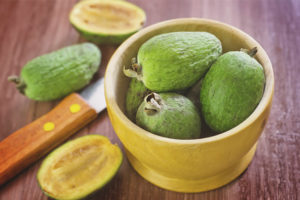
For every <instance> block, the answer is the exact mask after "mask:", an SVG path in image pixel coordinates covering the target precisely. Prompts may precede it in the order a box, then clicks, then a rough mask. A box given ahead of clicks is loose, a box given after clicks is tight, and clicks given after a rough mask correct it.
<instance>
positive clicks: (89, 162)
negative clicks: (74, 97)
mask: <svg viewBox="0 0 300 200" xmlns="http://www.w3.org/2000/svg"><path fill="white" fill-rule="evenodd" d="M122 160H123V155H122V152H121V150H120V148H119V147H118V146H117V145H113V144H111V143H110V141H109V140H108V139H107V138H106V137H104V136H101V135H86V136H83V137H80V138H77V139H75V140H72V141H69V142H67V143H65V144H64V145H62V146H60V147H59V148H57V149H55V150H54V151H53V152H51V153H50V154H49V155H48V156H47V157H46V158H45V159H44V161H43V163H42V165H41V167H40V169H39V170H38V173H37V180H38V184H39V186H40V188H41V189H42V191H43V192H44V193H45V194H46V195H47V196H49V197H51V198H54V199H82V198H85V197H87V196H89V195H90V194H92V193H94V192H95V191H97V190H98V189H101V188H102V187H103V186H104V185H105V184H106V183H108V182H109V181H110V180H111V179H112V178H113V177H114V175H115V174H116V173H117V171H118V169H119V168H120V165H121V163H122Z"/></svg>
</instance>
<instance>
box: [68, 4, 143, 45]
mask: <svg viewBox="0 0 300 200" xmlns="http://www.w3.org/2000/svg"><path fill="white" fill-rule="evenodd" d="M145 21H146V14H145V12H144V11H143V10H142V9H141V8H140V7H138V6H136V5H134V4H132V3H130V2H127V1H112V0H101V1H99V0H89V1H81V2H78V3H77V4H76V5H75V6H74V7H73V9H72V11H71V12H70V22H71V24H72V25H73V26H74V27H75V29H76V30H77V31H78V32H79V33H80V34H81V35H82V37H84V38H85V39H87V40H88V41H91V42H93V43H97V44H120V43H122V42H123V41H124V40H125V39H126V38H128V37H129V36H130V35H132V34H133V33H135V32H137V31H138V30H140V29H141V28H142V27H143V25H144V23H145Z"/></svg>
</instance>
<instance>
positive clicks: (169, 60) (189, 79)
mask: <svg viewBox="0 0 300 200" xmlns="http://www.w3.org/2000/svg"><path fill="white" fill-rule="evenodd" d="M221 53H222V45H221V42H220V40H219V39H218V38H217V37H216V36H214V35H213V34H211V33H208V32H172V33H164V34H161V35H157V36H154V37H152V38H150V39H149V40H147V41H146V42H145V43H144V44H143V45H142V46H141V47H140V49H139V51H138V54H137V60H138V63H137V65H138V66H139V67H133V69H132V70H133V71H136V72H137V73H136V75H135V76H136V77H137V78H138V79H140V80H142V81H143V83H144V85H145V86H146V87H147V88H148V89H149V90H151V91H154V92H171V91H179V90H185V89H187V88H189V87H191V86H192V85H194V84H195V83H196V82H197V81H198V80H199V79H200V78H201V77H202V76H203V75H204V74H205V72H206V71H207V70H208V69H209V67H210V66H211V64H212V63H213V62H214V61H215V60H216V59H217V58H218V57H219V56H220V55H221ZM124 72H125V74H126V75H127V76H131V77H132V76H134V73H129V72H128V71H126V70H124Z"/></svg>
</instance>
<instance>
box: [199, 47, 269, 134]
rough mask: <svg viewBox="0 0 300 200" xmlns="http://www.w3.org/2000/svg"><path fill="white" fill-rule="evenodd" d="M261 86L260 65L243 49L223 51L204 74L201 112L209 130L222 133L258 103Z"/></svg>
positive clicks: (261, 68)
mask: <svg viewBox="0 0 300 200" xmlns="http://www.w3.org/2000/svg"><path fill="white" fill-rule="evenodd" d="M264 85H265V76H264V70H263V67H262V66H261V65H260V64H259V63H258V62H257V61H256V59H254V58H253V57H251V56H250V55H248V54H247V53H245V52H243V51H231V52H227V53H225V54H223V55H222V56H220V57H219V58H218V60H217V61H216V62H215V63H214V64H213V65H212V67H211V68H210V69H209V71H208V72H207V74H206V75H205V77H204V80H203V83H202V88H201V92H200V103H201V109H202V115H203V117H204V120H205V122H206V123H207V124H208V125H209V127H210V128H211V129H213V130H214V131H217V132H219V133H220V132H224V131H227V130H229V129H232V128H233V127H235V126H237V125H238V124H240V123H241V122H243V121H244V120H245V119H246V118H248V117H249V115H251V113H252V112H253V111H254V110H255V108H256V106H257V105H258V103H259V102H260V100H261V98H262V95H263V92H264Z"/></svg>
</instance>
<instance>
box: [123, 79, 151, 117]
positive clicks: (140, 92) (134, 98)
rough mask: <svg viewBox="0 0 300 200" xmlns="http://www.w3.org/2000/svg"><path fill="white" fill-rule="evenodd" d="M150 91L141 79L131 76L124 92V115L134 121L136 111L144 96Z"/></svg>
mask: <svg viewBox="0 0 300 200" xmlns="http://www.w3.org/2000/svg"><path fill="white" fill-rule="evenodd" d="M148 93H150V91H149V90H148V89H147V88H146V87H145V86H144V84H143V82H142V81H139V80H137V79H136V78H132V79H131V80H130V83H129V87H128V90H127V94H126V105H125V109H126V115H127V117H128V118H129V119H130V120H131V121H133V122H135V116H136V112H137V110H138V108H139V106H140V105H141V103H142V102H143V100H144V97H145V96H146V95H147V94H148Z"/></svg>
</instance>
